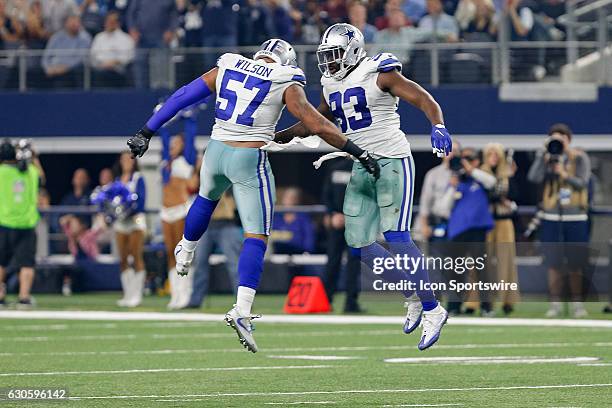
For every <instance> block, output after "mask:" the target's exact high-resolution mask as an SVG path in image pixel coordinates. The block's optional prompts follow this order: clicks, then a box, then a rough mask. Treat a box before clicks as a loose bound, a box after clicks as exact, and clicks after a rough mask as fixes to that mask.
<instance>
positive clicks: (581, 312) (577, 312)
mask: <svg viewBox="0 0 612 408" xmlns="http://www.w3.org/2000/svg"><path fill="white" fill-rule="evenodd" d="M572 310H573V314H574V318H575V319H581V318H583V317H587V316H588V315H589V314H588V312H587V311H586V309H585V308H584V303H582V302H572Z"/></svg>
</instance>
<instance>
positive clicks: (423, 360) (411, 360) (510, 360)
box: [383, 356, 600, 365]
mask: <svg viewBox="0 0 612 408" xmlns="http://www.w3.org/2000/svg"><path fill="white" fill-rule="evenodd" d="M599 360H600V359H599V358H598V357H527V356H508V357H504V356H491V357H473V356H461V357H406V358H403V357H402V358H386V359H384V360H383V361H384V362H385V363H403V364H430V363H434V364H487V365H489V364H543V363H586V362H592V361H599Z"/></svg>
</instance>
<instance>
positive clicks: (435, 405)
mask: <svg viewBox="0 0 612 408" xmlns="http://www.w3.org/2000/svg"><path fill="white" fill-rule="evenodd" d="M462 406H463V404H400V405H383V407H385V408H386V407H462Z"/></svg>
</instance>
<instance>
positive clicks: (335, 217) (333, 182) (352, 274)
mask: <svg viewBox="0 0 612 408" xmlns="http://www.w3.org/2000/svg"><path fill="white" fill-rule="evenodd" d="M328 167H329V173H328V175H327V176H326V177H325V181H324V184H323V204H325V207H327V214H326V215H325V218H324V225H325V228H326V230H327V231H326V232H327V245H326V248H327V265H326V266H325V275H324V278H323V281H324V282H325V291H326V292H327V298H328V299H329V302H330V303H333V299H334V295H335V293H336V288H337V287H338V278H339V277H340V271H341V270H342V259H343V257H344V254H345V253H346V267H345V282H346V283H345V291H346V300H345V303H344V312H345V313H360V312H363V310H362V308H361V306H360V305H359V302H358V297H359V292H360V290H361V286H360V277H361V261H360V260H359V258H358V257H356V256H354V254H353V253H352V252H351V251H350V249H349V247H348V245H347V243H346V239H345V238H344V227H345V223H344V221H345V220H344V214H343V212H342V206H343V204H344V195H345V193H346V186H347V185H348V182H349V180H350V179H351V169H352V167H353V163H352V162H351V160H333V161H331V162H330V164H329V165H328Z"/></svg>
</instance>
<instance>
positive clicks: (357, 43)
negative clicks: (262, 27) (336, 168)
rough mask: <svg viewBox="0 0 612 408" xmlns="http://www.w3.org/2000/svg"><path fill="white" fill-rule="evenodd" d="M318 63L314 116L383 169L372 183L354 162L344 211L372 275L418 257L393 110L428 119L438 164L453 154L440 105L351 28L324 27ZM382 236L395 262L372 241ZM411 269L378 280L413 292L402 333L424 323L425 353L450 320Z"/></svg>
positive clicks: (423, 276)
mask: <svg viewBox="0 0 612 408" xmlns="http://www.w3.org/2000/svg"><path fill="white" fill-rule="evenodd" d="M317 57H318V61H319V69H320V70H321V73H322V74H323V77H322V78H321V85H322V86H323V93H322V97H321V104H320V105H319V108H318V110H319V112H321V113H322V114H323V115H324V116H326V117H327V118H329V119H331V120H336V122H337V123H338V125H339V127H340V128H341V130H342V131H343V132H344V134H345V135H347V136H348V137H349V139H350V140H352V141H353V142H355V144H357V145H358V146H359V147H360V148H362V149H365V150H367V151H368V152H370V153H371V154H372V156H373V157H374V158H375V159H376V160H377V161H378V163H379V164H380V167H381V173H380V178H378V179H375V178H373V177H370V176H369V175H368V174H367V172H366V171H365V169H364V168H363V166H361V165H360V164H359V163H355V164H354V165H353V171H352V174H351V179H350V182H349V184H348V186H347V190H346V195H345V199H344V207H343V212H344V216H345V236H346V241H347V244H348V245H349V246H350V247H351V248H353V250H354V253H355V255H357V256H360V257H361V260H362V262H364V263H365V264H366V265H368V266H370V268H372V267H373V263H374V262H375V259H376V258H379V259H380V258H387V257H395V255H400V256H402V257H404V256H406V257H410V258H422V253H421V252H420V250H419V249H418V248H417V246H416V245H415V244H414V242H413V241H412V238H411V236H410V220H411V213H412V199H413V190H414V163H413V159H412V155H411V153H410V143H408V140H407V139H406V135H405V134H404V132H402V131H401V129H400V117H399V114H398V113H397V107H398V103H399V100H400V99H403V100H404V101H406V102H408V103H410V104H412V105H414V106H415V107H417V108H419V109H420V110H422V111H423V113H425V115H426V116H427V118H428V119H429V121H430V122H431V124H432V133H431V141H432V147H433V150H434V153H436V154H437V155H438V156H440V157H441V156H444V155H447V154H448V153H449V152H450V150H451V149H452V143H451V138H450V135H449V134H448V132H447V131H446V129H445V127H444V119H443V116H442V110H441V109H440V106H439V105H438V103H437V102H436V101H435V100H434V98H433V97H432V96H431V95H430V94H429V93H428V92H427V91H425V90H424V89H423V88H422V87H420V86H419V85H418V84H416V83H414V82H412V81H410V80H408V79H406V78H405V77H404V76H403V75H402V74H401V70H402V64H401V62H400V61H399V60H398V59H397V58H396V57H395V56H394V55H392V54H389V53H381V54H378V55H376V56H374V57H367V56H366V51H365V49H364V41H363V35H362V34H361V32H360V31H359V29H357V28H356V27H354V26H352V25H350V24H335V25H333V26H331V27H329V28H328V29H327V30H326V31H325V33H324V34H323V37H322V38H321V44H320V45H319V48H318V50H317ZM310 134H311V132H310V131H309V130H308V127H307V126H306V124H305V123H298V124H296V125H294V126H292V127H290V128H289V129H286V130H284V131H281V132H278V133H277V135H276V138H275V141H276V142H278V143H283V142H287V141H288V140H290V139H291V138H293V137H305V136H308V135H310ZM380 232H382V233H383V234H384V236H385V240H386V241H387V242H388V244H389V246H390V249H391V252H392V253H393V254H395V255H392V254H391V253H390V252H388V251H387V250H386V249H385V248H384V247H382V246H381V245H380V244H378V243H377V242H376V238H377V236H378V234H379V233H380ZM414 269H415V270H402V269H401V268H400V267H396V268H391V269H389V270H386V271H385V272H384V273H383V279H385V280H387V281H394V282H397V281H404V280H408V281H411V282H414V285H415V286H416V289H417V290H416V293H414V291H405V292H404V295H405V296H406V298H407V302H406V307H407V309H408V312H407V316H406V321H405V324H404V332H405V333H411V332H412V331H414V330H415V329H416V328H417V327H418V326H419V324H420V323H421V321H423V332H422V336H421V339H420V341H419V344H418V348H419V349H420V350H424V349H426V348H428V347H430V346H432V345H433V344H434V343H435V342H436V341H437V340H438V337H439V336H440V331H441V329H442V326H443V325H444V324H445V322H446V319H447V317H448V313H447V312H446V310H445V309H444V308H443V307H442V306H441V305H440V304H439V302H438V301H437V300H436V298H435V295H434V293H433V292H432V291H431V290H428V289H424V288H423V289H421V288H422V286H421V284H424V285H426V284H427V283H428V282H429V277H428V273H427V271H426V270H425V269H423V268H422V267H421V268H419V267H416V268H414Z"/></svg>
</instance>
